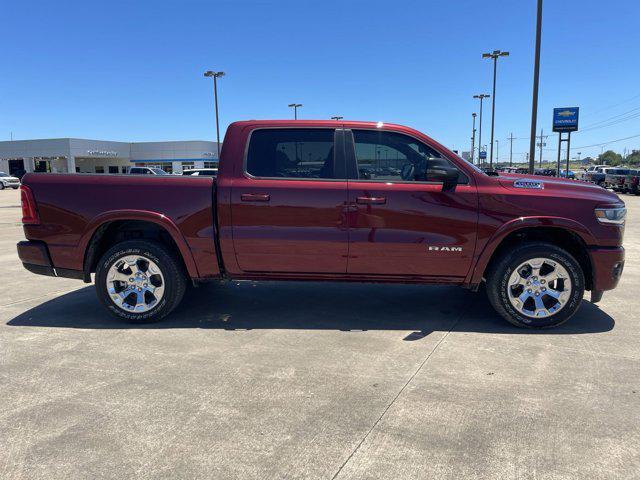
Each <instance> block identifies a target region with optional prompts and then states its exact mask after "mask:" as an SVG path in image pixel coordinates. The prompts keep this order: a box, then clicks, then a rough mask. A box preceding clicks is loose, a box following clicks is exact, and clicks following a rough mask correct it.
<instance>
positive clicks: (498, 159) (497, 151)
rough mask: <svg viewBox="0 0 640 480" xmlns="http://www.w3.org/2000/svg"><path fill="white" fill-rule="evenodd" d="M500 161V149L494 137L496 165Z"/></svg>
mask: <svg viewBox="0 0 640 480" xmlns="http://www.w3.org/2000/svg"><path fill="white" fill-rule="evenodd" d="M499 161H500V149H499V148H498V139H497V138H496V165H497V164H498V162H499Z"/></svg>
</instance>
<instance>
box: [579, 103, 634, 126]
mask: <svg viewBox="0 0 640 480" xmlns="http://www.w3.org/2000/svg"><path fill="white" fill-rule="evenodd" d="M637 117H640V107H636V108H632V109H631V110H629V111H627V112H623V113H620V114H618V115H614V116H613V117H609V118H606V119H604V120H600V121H598V122H595V123H592V124H590V125H587V126H586V127H583V128H581V129H580V130H579V131H580V132H584V131H588V130H595V129H597V128H604V127H608V126H611V125H616V124H618V123H622V122H626V121H627V120H631V119H633V118H637Z"/></svg>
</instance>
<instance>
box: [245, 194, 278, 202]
mask: <svg viewBox="0 0 640 480" xmlns="http://www.w3.org/2000/svg"><path fill="white" fill-rule="evenodd" d="M240 200H242V201H243V202H268V201H269V200H271V195H269V194H267V193H243V194H242V195H240Z"/></svg>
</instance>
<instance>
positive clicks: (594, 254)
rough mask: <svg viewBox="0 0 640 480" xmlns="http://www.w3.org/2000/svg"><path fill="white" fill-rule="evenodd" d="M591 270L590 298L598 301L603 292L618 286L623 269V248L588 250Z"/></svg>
mask: <svg viewBox="0 0 640 480" xmlns="http://www.w3.org/2000/svg"><path fill="white" fill-rule="evenodd" d="M589 258H590V259H591V269H592V287H591V292H592V293H591V295H592V298H597V299H599V298H600V297H602V292H604V291H605V290H613V289H614V288H616V287H617V286H618V282H619V281H620V277H621V276H622V270H623V269H624V248H623V247H617V248H592V249H590V250H589Z"/></svg>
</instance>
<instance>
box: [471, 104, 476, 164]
mask: <svg viewBox="0 0 640 480" xmlns="http://www.w3.org/2000/svg"><path fill="white" fill-rule="evenodd" d="M471 116H472V117H473V127H472V128H471V164H473V154H474V149H475V148H476V147H475V143H476V112H473V113H472V114H471Z"/></svg>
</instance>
